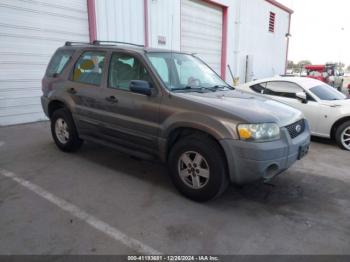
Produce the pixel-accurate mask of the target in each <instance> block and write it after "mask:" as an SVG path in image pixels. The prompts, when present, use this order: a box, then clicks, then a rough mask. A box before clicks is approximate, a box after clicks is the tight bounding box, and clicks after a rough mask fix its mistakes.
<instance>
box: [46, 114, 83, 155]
mask: <svg viewBox="0 0 350 262" xmlns="http://www.w3.org/2000/svg"><path fill="white" fill-rule="evenodd" d="M60 126H61V128H60ZM62 126H63V128H62ZM51 134H52V137H53V140H54V141H55V143H56V145H57V147H58V148H59V149H61V150H62V151H64V152H74V151H77V150H78V149H79V148H80V147H81V145H82V144H83V140H81V139H80V138H79V136H78V132H77V130H76V127H75V124H74V121H73V118H72V115H71V113H70V112H69V111H68V109H66V108H61V109H58V110H56V111H55V112H54V113H53V114H52V117H51Z"/></svg>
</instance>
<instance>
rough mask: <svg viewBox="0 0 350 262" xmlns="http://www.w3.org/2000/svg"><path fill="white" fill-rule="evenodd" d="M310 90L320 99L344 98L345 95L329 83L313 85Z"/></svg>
mask: <svg viewBox="0 0 350 262" xmlns="http://www.w3.org/2000/svg"><path fill="white" fill-rule="evenodd" d="M310 91H311V92H312V93H313V94H314V95H316V96H317V97H318V98H319V99H321V100H344V99H346V96H345V95H344V94H342V93H340V92H339V91H337V90H335V89H334V88H333V87H331V86H329V85H320V86H314V87H312V88H311V89H310Z"/></svg>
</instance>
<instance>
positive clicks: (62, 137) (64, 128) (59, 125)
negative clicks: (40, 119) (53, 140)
mask: <svg viewBox="0 0 350 262" xmlns="http://www.w3.org/2000/svg"><path fill="white" fill-rule="evenodd" d="M55 134H56V137H57V139H58V141H60V143H62V144H66V143H67V142H68V140H69V131H68V125H67V122H66V121H65V120H64V119H63V118H58V119H57V120H56V123H55Z"/></svg>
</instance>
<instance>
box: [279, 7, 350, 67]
mask: <svg viewBox="0 0 350 262" xmlns="http://www.w3.org/2000/svg"><path fill="white" fill-rule="evenodd" d="M278 1H279V2H280V3H282V4H284V5H286V6H288V7H290V8H291V9H293V10H294V13H293V15H292V20H291V35H292V36H291V38H290V40H289V41H290V42H289V56H288V60H292V61H293V62H294V63H297V62H299V61H300V60H310V61H311V62H312V63H313V64H323V63H326V62H339V61H341V62H343V63H345V65H346V67H347V66H349V65H350V0H278Z"/></svg>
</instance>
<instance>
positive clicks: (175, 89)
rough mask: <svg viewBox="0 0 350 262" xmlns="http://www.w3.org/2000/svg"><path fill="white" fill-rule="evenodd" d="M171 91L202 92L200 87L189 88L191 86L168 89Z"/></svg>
mask: <svg viewBox="0 0 350 262" xmlns="http://www.w3.org/2000/svg"><path fill="white" fill-rule="evenodd" d="M170 90H171V91H184V92H200V93H202V92H203V88H202V87H191V86H185V87H175V88H172V89H170Z"/></svg>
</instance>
